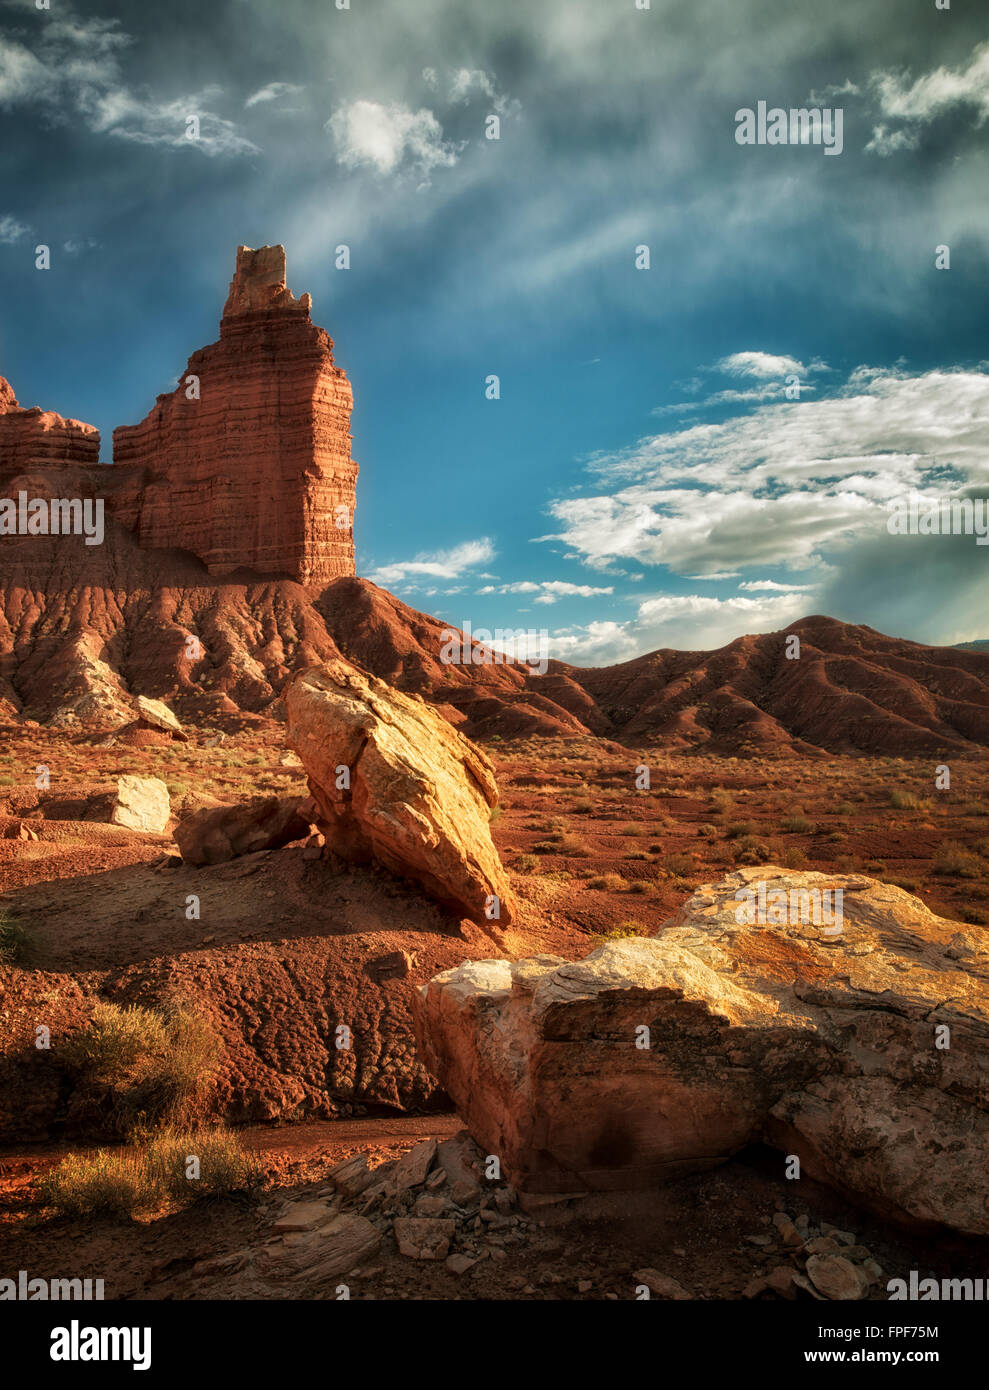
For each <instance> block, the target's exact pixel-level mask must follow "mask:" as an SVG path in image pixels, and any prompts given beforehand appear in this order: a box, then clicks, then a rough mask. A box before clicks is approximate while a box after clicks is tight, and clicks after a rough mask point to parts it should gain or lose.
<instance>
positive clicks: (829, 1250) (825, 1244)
mask: <svg viewBox="0 0 989 1390" xmlns="http://www.w3.org/2000/svg"><path fill="white" fill-rule="evenodd" d="M841 1249H842V1247H841V1246H840V1245H839V1244H838V1242H837V1241H836V1240H835V1239H834V1238H833V1237H832V1236H815V1237H814V1239H813V1240H809V1241H808V1242H807V1244H806V1245H805V1246H804V1250H805V1252H806V1253H807V1254H808V1255H834V1254H835V1253H836V1252H837V1251H839V1250H841Z"/></svg>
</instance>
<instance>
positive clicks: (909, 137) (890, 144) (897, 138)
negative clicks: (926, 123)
mask: <svg viewBox="0 0 989 1390" xmlns="http://www.w3.org/2000/svg"><path fill="white" fill-rule="evenodd" d="M919 144H920V137H919V135H918V134H917V132H916V131H914V130H890V128H889V126H887V125H877V126H876V127H875V129H874V130H873V132H872V138H871V140H870V141H869V143H868V144H867V145H866V147H865V149H866V153H867V154H878V155H880V156H881V157H882V158H883V159H886V158H888V157H889V156H890V155H891V154H896V152H897V150H915V149H916V148H917V146H918V145H919Z"/></svg>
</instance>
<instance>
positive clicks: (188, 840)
mask: <svg viewBox="0 0 989 1390" xmlns="http://www.w3.org/2000/svg"><path fill="white" fill-rule="evenodd" d="M309 830H310V821H309V817H308V815H307V814H306V813H305V812H304V811H302V810H300V798H299V797H298V796H255V797H252V798H251V799H250V800H249V801H242V802H239V803H237V804H236V805H234V806H204V807H202V808H201V809H200V810H198V811H193V813H192V815H191V816H187V817H186V818H185V820H183V821H182V823H181V824H180V825H179V826H178V828H177V829H176V831H175V843H176V844H177V845H178V847H179V853H180V854H181V856H182V858H183V859H184V860H185V861H186V863H187V864H223V863H225V862H226V861H227V860H228V859H234V858H236V856H237V855H239V854H254V853H256V852H257V851H258V850H262V849H278V848H279V847H280V846H281V845H287V844H290V843H291V842H292V841H293V840H301V839H302V838H303V836H306V835H308V834H309Z"/></svg>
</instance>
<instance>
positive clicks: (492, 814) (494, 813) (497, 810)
mask: <svg viewBox="0 0 989 1390" xmlns="http://www.w3.org/2000/svg"><path fill="white" fill-rule="evenodd" d="M502 809H503V808H502V807H501V806H492V807H491V809H490V811H489V812H488V823H489V824H493V823H494V822H495V821H496V820H500V819H501V815H502Z"/></svg>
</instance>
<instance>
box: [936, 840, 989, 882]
mask: <svg viewBox="0 0 989 1390" xmlns="http://www.w3.org/2000/svg"><path fill="white" fill-rule="evenodd" d="M934 872H935V873H936V874H944V875H948V876H953V877H955V878H981V877H982V875H983V873H984V872H985V865H984V864H983V863H982V862H981V861H980V859H979V856H978V855H976V854H973V853H972V851H971V850H970V849H966V848H965V846H964V845H962V844H959V842H958V841H957V840H942V842H941V844H940V845H939V846H938V848H937V853H936V854H935V855H934Z"/></svg>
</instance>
